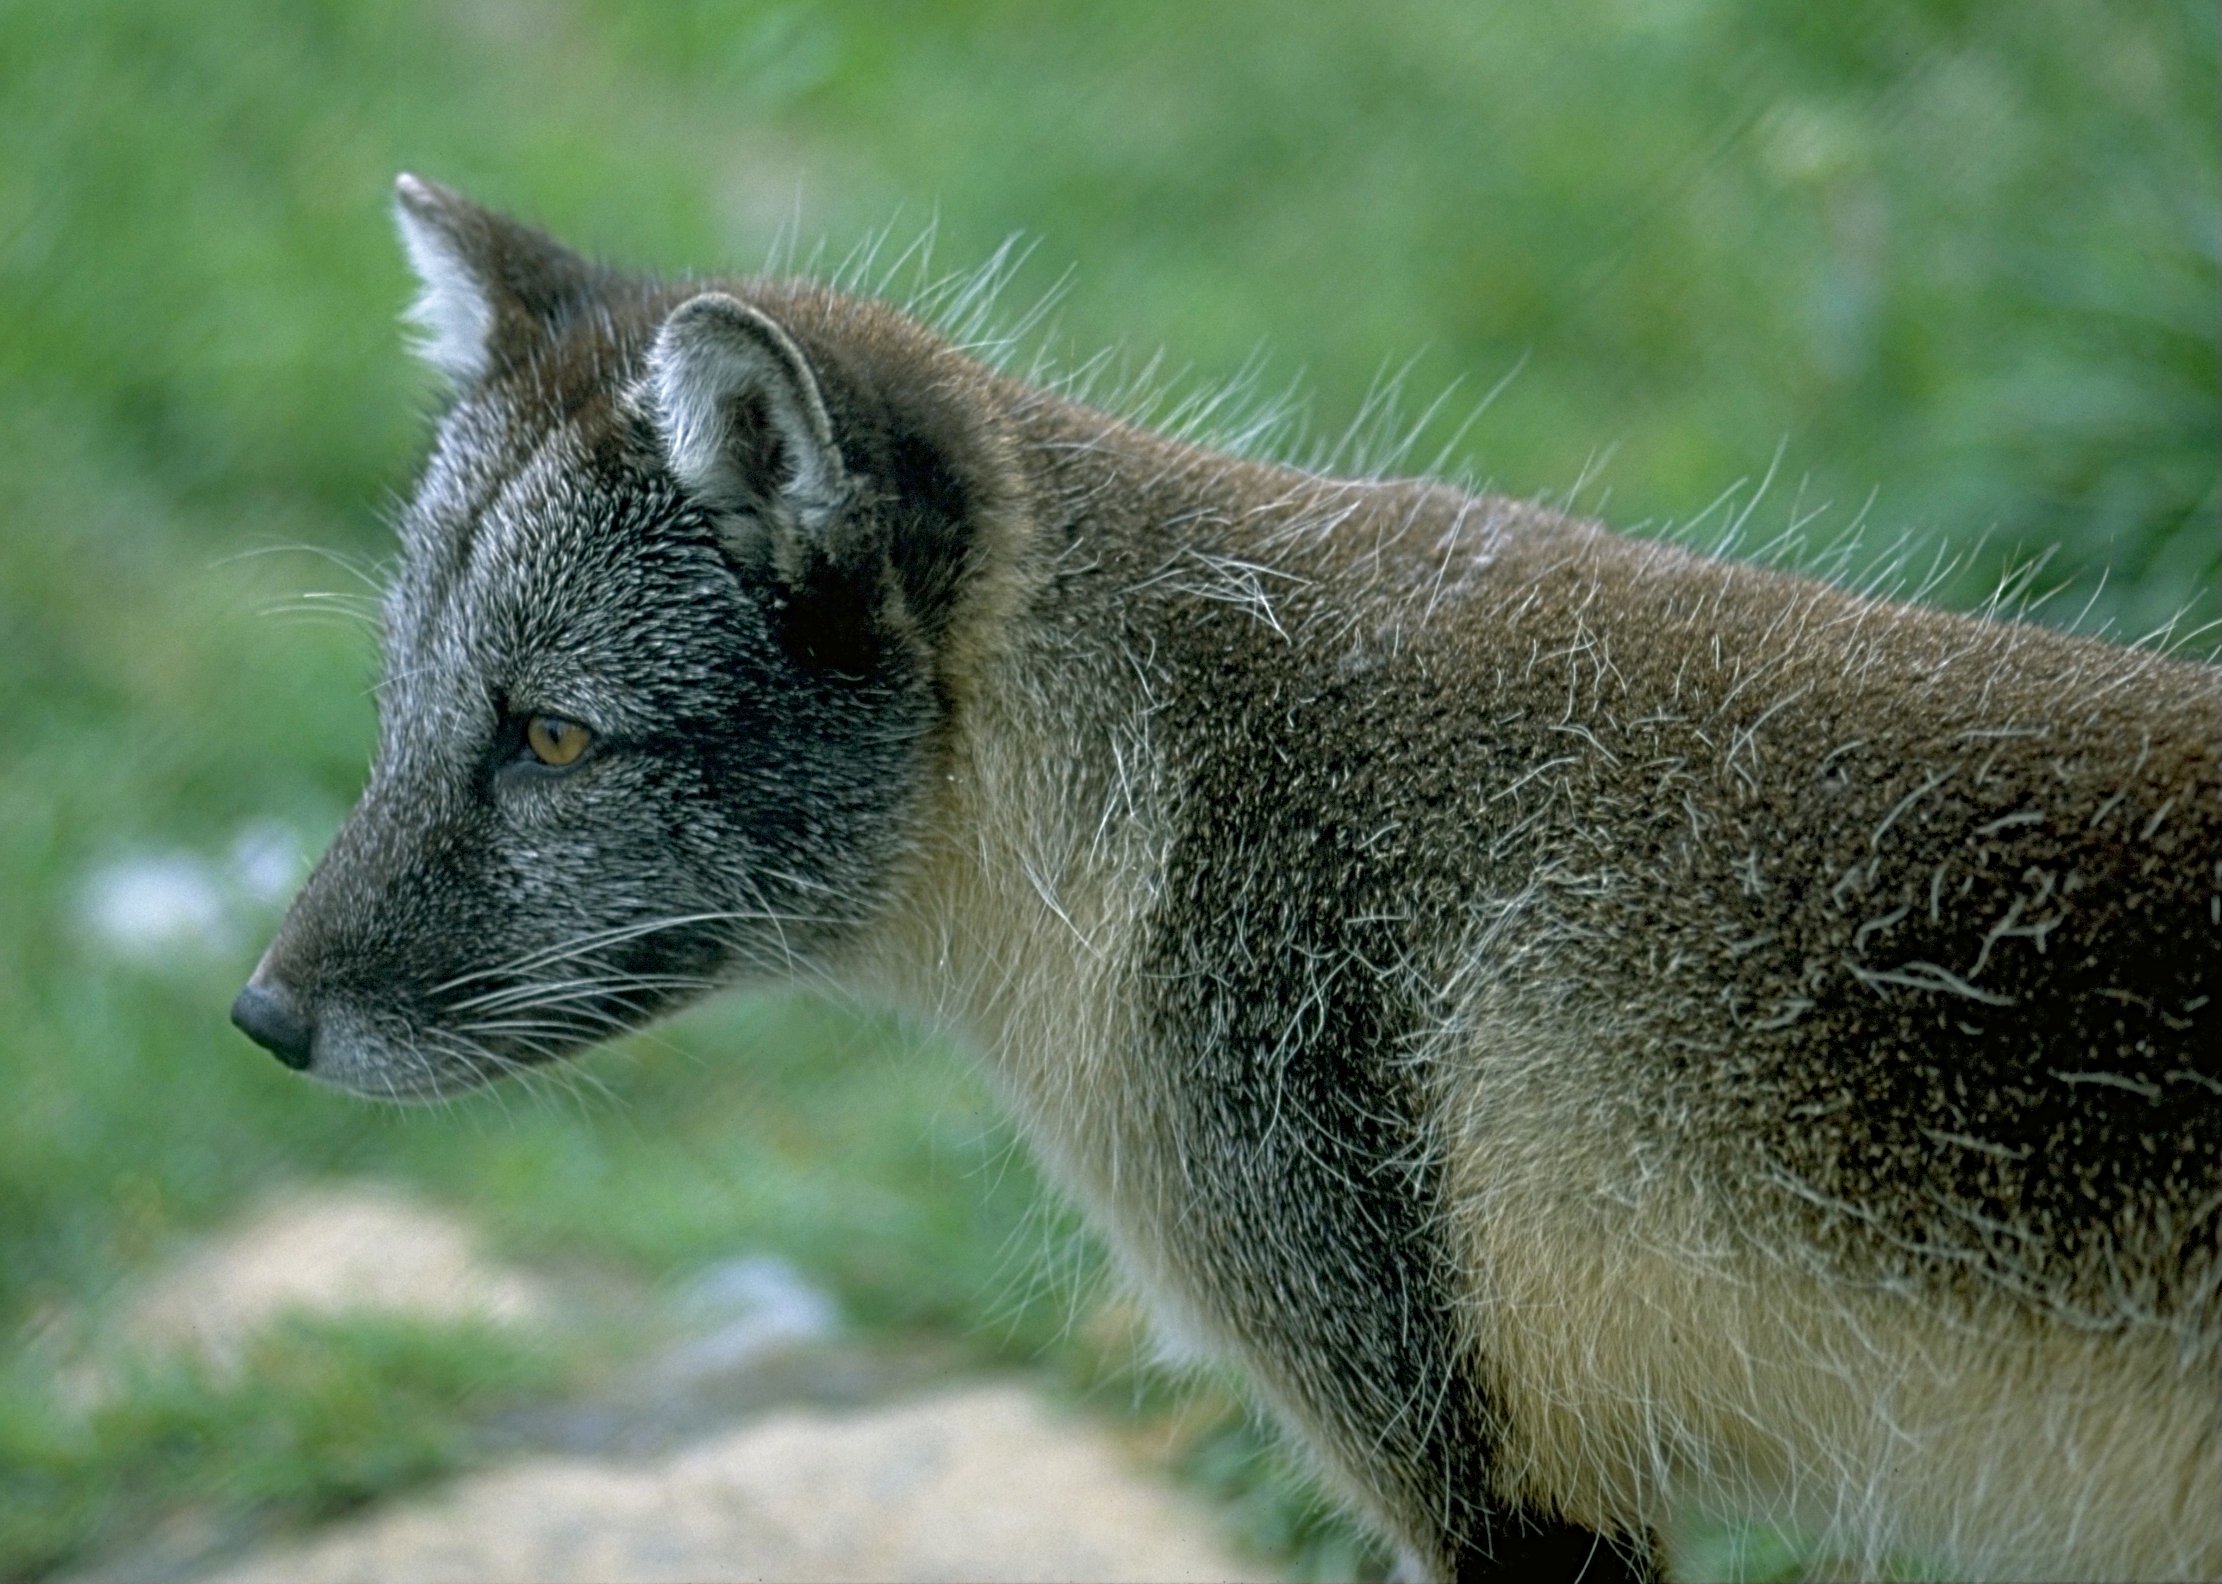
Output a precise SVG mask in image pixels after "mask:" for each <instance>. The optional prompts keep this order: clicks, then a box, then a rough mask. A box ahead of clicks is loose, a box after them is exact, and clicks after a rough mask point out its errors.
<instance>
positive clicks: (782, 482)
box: [648, 292, 849, 541]
mask: <svg viewBox="0 0 2222 1584" xmlns="http://www.w3.org/2000/svg"><path fill="white" fill-rule="evenodd" d="M648 377H649V385H650V388H651V391H652V393H653V397H654V402H655V424H656V430H657V433H658V435H659V436H660V437H661V439H662V441H663V447H664V455H665V458H666V460H667V461H668V462H669V463H670V465H671V471H672V476H673V477H675V478H676V479H677V480H678V481H679V484H680V487H681V488H683V489H685V490H686V491H687V492H688V493H689V494H690V495H693V496H695V497H696V498H697V499H699V500H701V501H702V502H703V503H704V504H705V505H708V506H710V507H712V508H713V509H715V510H719V511H735V512H739V511H746V512H750V513H753V514H755V515H758V516H760V517H765V518H768V519H770V521H769V522H768V524H767V526H770V527H772V528H773V529H774V530H775V532H776V531H777V530H779V529H787V530H789V531H792V530H794V529H800V530H801V531H802V534H803V536H804V537H805V538H807V539H811V540H820V541H822V539H823V537H824V535H825V533H826V531H827V529H828V527H829V525H830V523H831V521H832V519H833V518H834V517H836V516H838V515H839V513H840V511H841V508H842V507H843V505H844V504H845V503H846V501H847V499H848V496H849V479H848V470H847V468H846V466H845V465H844V463H843V461H842V457H841V448H840V446H839V445H838V444H837V443H836V442H835V440H834V436H833V422H832V420H831V418H830V417H828V415H827V413H826V403H825V397H824V395H823V393H822V392H821V391H820V390H819V387H818V376H817V374H816V373H815V372H814V371H813V370H812V369H811V366H810V359H809V358H808V357H807V356H805V355H804V353H803V350H802V348H801V347H799V346H797V345H796V344H795V340H794V337H792V336H790V335H789V334H788V333H787V332H786V331H785V330H783V329H781V328H780V326H779V324H778V322H777V321H775V320H774V319H772V318H771V317H770V316H769V315H767V314H765V313H763V312H762V311H761V310H759V309H756V308H752V307H750V306H749V305H748V304H746V303H744V302H742V301H741V300H740V299H739V298H737V297H729V296H727V295H726V294H725V293H723V292H704V293H702V294H701V295H700V296H697V297H690V298H689V299H687V301H685V302H683V303H681V304H680V305H679V306H678V307H677V308H674V309H673V310H672V311H671V316H670V317H669V318H667V319H666V320H665V321H664V323H663V328H662V329H661V330H660V331H659V332H657V335H656V345H655V348H654V349H653V350H652V351H651V352H650V353H649V357H648Z"/></svg>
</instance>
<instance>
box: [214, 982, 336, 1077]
mask: <svg viewBox="0 0 2222 1584" xmlns="http://www.w3.org/2000/svg"><path fill="white" fill-rule="evenodd" d="M231 1020H232V1021H233V1022H234V1023H236V1024H238V1025H239V1032H240V1033H242V1034H244V1035H246V1036H247V1038H249V1039H251V1040H253V1041H254V1042H255V1043H256V1044H257V1045H260V1046H261V1047H262V1048H263V1049H264V1050H266V1051H268V1052H269V1053H270V1054H271V1055H273V1056H275V1057H277V1058H278V1060H280V1061H282V1062H284V1063H285V1064H286V1065H287V1066H288V1067H291V1068H292V1069H293V1070H294V1071H295V1072H299V1071H300V1070H301V1069H302V1068H304V1067H306V1066H308V1064H309V1047H310V1046H311V1045H312V1044H313V1043H314V1042H315V1039H316V1025H315V1024H314V1023H313V1022H311V1021H310V1020H309V1019H308V1018H307V1017H306V1016H305V1015H304V1014H303V1013H302V1011H301V1009H300V1007H299V1006H297V1005H295V1003H294V1000H293V997H292V996H291V995H289V994H288V993H287V992H286V991H285V990H284V989H283V988H282V987H278V986H271V985H260V984H254V983H249V984H248V986H247V988H246V989H244V990H242V991H240V992H239V999H238V1000H236V1001H234V1002H232V1004H231Z"/></svg>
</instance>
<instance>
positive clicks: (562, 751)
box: [525, 715, 594, 766]
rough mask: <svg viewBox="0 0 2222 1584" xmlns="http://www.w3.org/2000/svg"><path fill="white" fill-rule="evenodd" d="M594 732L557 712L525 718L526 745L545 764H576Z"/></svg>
mask: <svg viewBox="0 0 2222 1584" xmlns="http://www.w3.org/2000/svg"><path fill="white" fill-rule="evenodd" d="M593 735H594V734H593V733H592V732H590V731H588V730H587V729H586V728H585V727H584V726H581V725H580V724H579V723H578V722H577V721H570V720H565V719H564V718H563V717H562V716H560V715H535V716H533V717H532V719H530V720H528V721H527V722H525V746H526V747H528V748H530V749H531V750H532V756H533V757H534V758H535V759H537V760H539V761H540V762H541V763H542V764H544V765H557V766H561V765H567V764H575V763H576V762H577V761H578V757H579V755H580V754H582V753H585V752H586V745H587V742H588V740H589V739H590V738H591V737H592V736H593Z"/></svg>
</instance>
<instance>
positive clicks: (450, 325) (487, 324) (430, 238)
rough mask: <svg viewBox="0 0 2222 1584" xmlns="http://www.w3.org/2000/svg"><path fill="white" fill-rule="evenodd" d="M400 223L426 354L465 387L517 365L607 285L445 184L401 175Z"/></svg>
mask: <svg viewBox="0 0 2222 1584" xmlns="http://www.w3.org/2000/svg"><path fill="white" fill-rule="evenodd" d="M394 221H395V224H396V225H397V226H398V227H399V229H400V232H401V244H402V247H403V248H404V249H405V250H406V251H407V253H408V255H409V263H410V266H411V267H412V268H413V269H414V270H415V271H416V275H417V281H418V285H419V288H420V290H419V292H418V296H417V300H416V301H415V302H414V303H413V304H412V305H411V306H410V308H409V313H408V318H409V320H410V321H411V322H412V323H413V324H414V325H415V326H416V328H417V332H418V333H417V340H416V347H417V352H418V354H419V355H420V356H421V357H423V358H424V360H425V361H426V362H428V363H430V364H431V365H432V366H433V367H434V368H436V369H438V370H439V371H440V372H441V373H442V374H444V375H445V376H446V377H447V378H448V380H449V381H450V383H452V384H454V385H455V386H457V387H458V388H463V387H468V386H470V385H472V384H474V383H476V382H478V381H480V380H483V379H485V378H486V377H487V376H489V375H490V374H493V373H494V372H495V371H496V370H497V369H499V368H500V367H502V366H503V365H504V364H505V363H511V362H516V361H519V360H521V359H523V358H524V357H527V356H529V355H530V353H531V352H532V351H533V350H534V349H535V348H538V347H540V346H542V345H544V344H545V343H546V342H547V341H548V339H549V338H550V337H551V336H553V335H554V334H556V333H557V332H558V331H560V330H561V329H562V327H563V326H564V325H565V324H566V323H567V322H568V321H569V320H570V319H571V317H572V316H573V315H575V314H576V313H578V312H579V311H580V310H581V308H582V307H584V306H585V305H586V304H587V303H589V302H591V301H593V300H594V299H595V298H596V297H597V296H598V295H599V294H601V293H602V292H603V291H604V290H605V289H606V287H607V284H608V282H609V280H610V275H609V272H608V271H607V270H604V269H602V268H601V267H600V266H598V265H595V264H593V263H590V262H589V261H588V260H586V259H583V258H581V257H580V256H579V255H578V254H576V253H574V252H572V251H571V250H570V249H569V248H567V247H565V246H563V245H562V244H561V243H560V242H558V241H556V240H555V238H553V237H551V236H549V235H548V234H547V233H546V232H544V231H541V230H538V229H536V228H535V227H532V226H529V225H526V224H524V223H523V222H522V221H518V220H512V219H510V218H509V217H508V216H506V215H501V214H496V213H495V212H494V211H493V210H491V209H487V208H485V207H483V206H481V205H479V204H475V203H473V202H471V201H470V200H469V199H468V198H465V197H464V196H463V195H462V194H461V193H458V192H454V191H452V190H450V189H448V188H446V187H442V186H440V185H439V184H438V183H437V182H429V181H426V180H425V179H424V178H423V177H421V176H412V175H408V174H406V173H404V174H403V175H401V176H399V177H397V178H395V180H394Z"/></svg>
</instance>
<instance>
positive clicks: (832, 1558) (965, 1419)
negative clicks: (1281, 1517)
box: [203, 1384, 1263, 1584]
mask: <svg viewBox="0 0 2222 1584" xmlns="http://www.w3.org/2000/svg"><path fill="white" fill-rule="evenodd" d="M1262 1572H1263V1570H1262V1569H1260V1568H1259V1567H1258V1566H1257V1565H1256V1564H1254V1563H1246V1562H1244V1561H1242V1560H1241V1559H1239V1558H1237V1557H1236V1556H1234V1555H1233V1554H1232V1553H1231V1552H1229V1551H1227V1550H1226V1549H1224V1548H1223V1547H1221V1546H1220V1545H1219V1544H1218V1543H1217V1542H1216V1541H1215V1540H1214V1539H1213V1538H1211V1525H1210V1522H1209V1519H1208V1517H1207V1516H1206V1515H1205V1514H1204V1512H1203V1511H1202V1510H1201V1509H1200V1508H1199V1507H1197V1506H1195V1505H1193V1504H1191V1503H1190V1502H1189V1501H1188V1500H1186V1499H1185V1498H1183V1497H1182V1496H1180V1495H1179V1494H1177V1493H1175V1492H1173V1491H1171V1490H1169V1489H1167V1488H1165V1487H1164V1486H1162V1485H1160V1484H1159V1483H1158V1482H1156V1481H1155V1480H1153V1479H1150V1478H1148V1477H1146V1476H1145V1475H1143V1474H1142V1473H1140V1472H1138V1471H1137V1470H1135V1469H1134V1468H1133V1466H1132V1465H1131V1463H1130V1461H1129V1459H1128V1457H1127V1456H1126V1455H1125V1454H1124V1453H1122V1452H1121V1451H1120V1449H1119V1448H1118V1447H1117V1446H1116V1445H1115V1444H1114V1443H1113V1442H1112V1440H1111V1439H1110V1437H1108V1436H1107V1435H1106V1434H1104V1433H1103V1432H1102V1431H1101V1430H1100V1429H1097V1428H1096V1427H1094V1426H1091V1425H1089V1424H1087V1423H1086V1422H1084V1421H1080V1420H1075V1419H1072V1418H1069V1417H1066V1416H1064V1415H1062V1414H1059V1413H1056V1412H1054V1411H1053V1410H1051V1409H1050V1408H1048V1407H1047V1406H1045V1405H1044V1404H1043V1403H1041V1402H1040V1401H1038V1400H1037V1399H1036V1398H1035V1397H1034V1396H1033V1395H1032V1394H1031V1393H1029V1392H1027V1391H1026V1390H1024V1389H1022V1388H1020V1387H1017V1386H1012V1385H1004V1384H995V1385H985V1386H976V1387H972V1388H970V1389H967V1390H963V1391H955V1392H947V1393H943V1394H940V1395H937V1396H933V1397H927V1398H922V1399H918V1400H914V1401H910V1402H905V1403H899V1404H895V1405H891V1406H888V1407H884V1408H879V1409H875V1410H871V1411H867V1412H860V1413H846V1414H839V1415H832V1414H824V1413H792V1412H790V1413H782V1414H779V1415H775V1416H772V1417H768V1418H766V1419H763V1420H761V1421H759V1422H756V1423H753V1424H749V1425H747V1426H744V1427H742V1428H739V1429H736V1430H733V1431H731V1432H729V1433H726V1434H724V1435H721V1436H718V1437H716V1438H714V1439H710V1440H706V1441H703V1442H700V1443H698V1444H696V1445H695V1446H692V1447H690V1448H688V1449H687V1450H685V1451H682V1452H679V1453H676V1454H673V1455H671V1456H668V1457H663V1458H658V1459H654V1460H649V1461H641V1462H627V1463H616V1462H606V1461H601V1460H595V1459H585V1458H537V1459H533V1460H530V1461H526V1462H521V1463H518V1464H514V1465H512V1466H509V1467H507V1468H500V1469H495V1470H492V1471H489V1472H486V1473H483V1474H479V1475H475V1476H473V1477H471V1478H468V1479H464V1480H460V1481H458V1482H456V1483H455V1484H454V1485H452V1486H449V1487H448V1488H446V1489H445V1490H443V1491H441V1492H438V1493H436V1494H434V1495H431V1496H428V1497H422V1498H418V1499H416V1500H412V1501H408V1502H404V1503H400V1504H397V1505H396V1506H394V1507H393V1508H390V1509H386V1510H382V1511H379V1512H376V1513H373V1514H371V1515H369V1516H367V1517H364V1518H360V1519H356V1520H352V1521H350V1522H347V1523H344V1524H340V1525H337V1526H335V1527H333V1528H331V1529H329V1530H326V1531H324V1532H323V1533H321V1534H319V1535H316V1536H314V1537H311V1538H310V1539H308V1540H306V1541H303V1542H301V1543H298V1544H294V1545H289V1546H285V1547H282V1548H278V1549H273V1550H271V1551H267V1552H264V1553H262V1554H260V1555H257V1556H254V1557H250V1558H248V1559H246V1560H245V1561H243V1562H241V1563H238V1564H235V1565H233V1566H231V1567H229V1568H226V1569H224V1570H222V1571H219V1572H215V1573H210V1574H206V1575H203V1579H204V1581H205V1584H342V1581H356V1580H360V1581H363V1584H372V1581H387V1580H406V1581H409V1584H490V1581H498V1580H532V1581H542V1584H570V1581H578V1584H584V1581H588V1580H593V1581H608V1584H647V1581H650V1580H728V1579H796V1580H802V1579H920V1580H924V1579H968V1580H969V1579H979V1580H1004V1579H1008V1580H1049V1579H1073V1580H1084V1579H1197V1580H1202V1579H1236V1578H1255V1577H1259V1576H1261V1575H1262Z"/></svg>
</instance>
